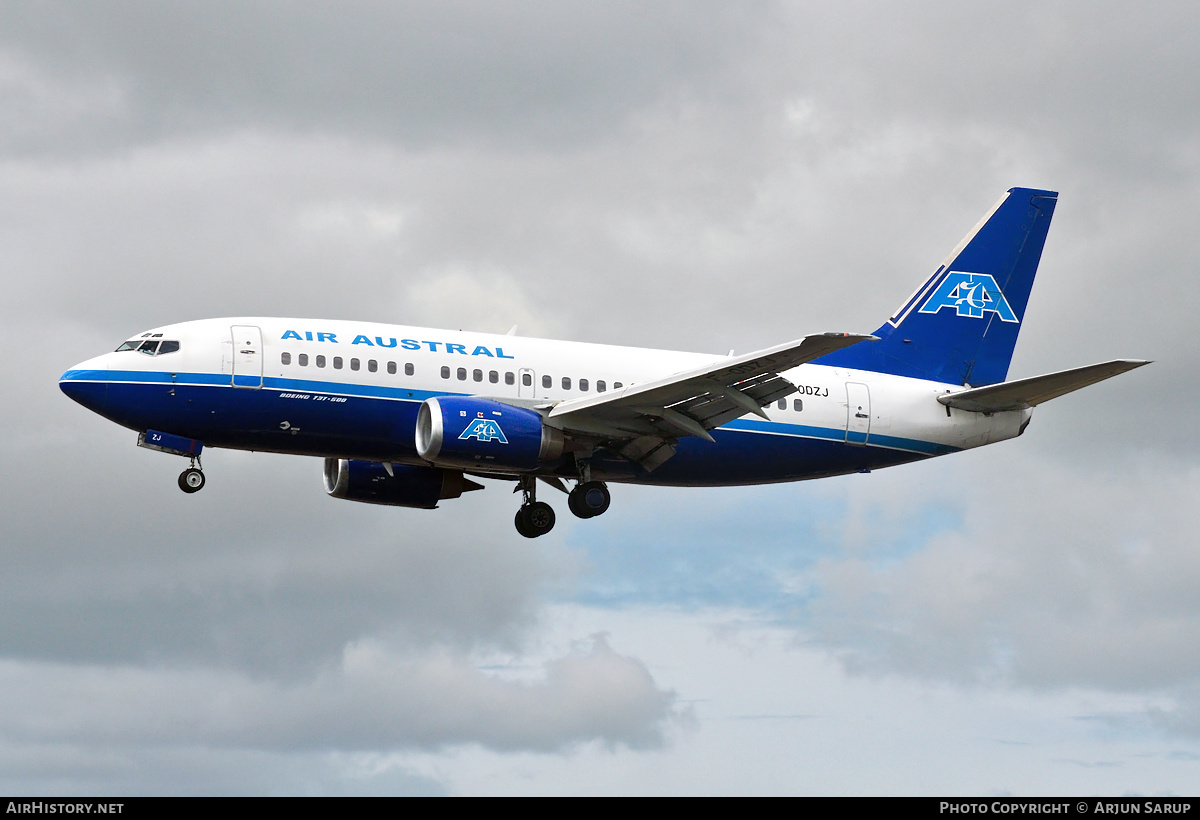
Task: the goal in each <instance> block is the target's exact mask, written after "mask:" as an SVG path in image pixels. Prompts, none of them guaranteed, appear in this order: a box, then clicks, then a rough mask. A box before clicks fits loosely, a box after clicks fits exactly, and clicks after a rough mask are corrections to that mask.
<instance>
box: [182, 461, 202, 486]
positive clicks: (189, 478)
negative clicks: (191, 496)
mask: <svg viewBox="0 0 1200 820" xmlns="http://www.w3.org/2000/svg"><path fill="white" fill-rule="evenodd" d="M179 489H181V490H183V491H184V492H185V493H198V492H200V491H201V490H202V489H204V471H203V470H201V469H200V468H199V467H198V466H197V464H196V461H195V460H194V459H193V460H192V466H190V467H188V468H187V469H186V470H184V471H183V472H182V473H180V474H179Z"/></svg>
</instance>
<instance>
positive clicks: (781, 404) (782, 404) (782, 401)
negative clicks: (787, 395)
mask: <svg viewBox="0 0 1200 820" xmlns="http://www.w3.org/2000/svg"><path fill="white" fill-rule="evenodd" d="M775 406H776V407H778V408H779V409H780V410H786V409H787V399H780V400H779V401H777V402H776V403H775Z"/></svg>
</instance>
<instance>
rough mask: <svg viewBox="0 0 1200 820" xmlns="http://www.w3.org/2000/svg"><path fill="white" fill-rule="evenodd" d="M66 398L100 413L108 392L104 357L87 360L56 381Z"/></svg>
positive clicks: (106, 363) (105, 359)
mask: <svg viewBox="0 0 1200 820" xmlns="http://www.w3.org/2000/svg"><path fill="white" fill-rule="evenodd" d="M58 387H59V389H60V390H62V391H63V392H64V393H66V394H67V397H68V398H71V399H73V400H74V401H77V402H79V403H80V404H82V405H83V406H84V407H86V408H88V409H89V410H94V411H96V412H100V410H101V408H102V407H103V406H104V400H105V394H106V393H107V392H108V361H107V357H105V356H98V357H96V358H94V359H88V360H87V361H85V362H80V363H79V364H77V365H75V366H74V367H72V368H71V369H70V370H68V371H67V372H66V373H63V374H62V378H60V379H59V380H58Z"/></svg>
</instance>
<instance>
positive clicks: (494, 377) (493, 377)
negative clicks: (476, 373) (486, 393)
mask: <svg viewBox="0 0 1200 820" xmlns="http://www.w3.org/2000/svg"><path fill="white" fill-rule="evenodd" d="M488 381H489V382H491V383H492V384H496V383H497V382H499V381H500V374H499V373H497V372H496V371H495V370H489V371H488Z"/></svg>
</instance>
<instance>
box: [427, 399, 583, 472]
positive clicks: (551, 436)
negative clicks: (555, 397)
mask: <svg viewBox="0 0 1200 820" xmlns="http://www.w3.org/2000/svg"><path fill="white" fill-rule="evenodd" d="M416 444H417V453H418V454H419V455H420V456H421V458H423V459H425V460H426V461H431V462H433V463H434V464H438V465H445V466H450V467H461V468H464V469H468V470H478V469H483V470H489V469H491V470H495V469H500V470H532V469H534V468H536V467H538V466H539V465H543V464H547V463H549V462H552V461H555V460H557V459H558V458H559V456H561V455H562V452H563V434H562V431H561V430H556V429H554V428H553V427H547V426H546V425H545V424H544V423H543V422H542V417H541V416H540V415H538V413H537V412H536V411H534V410H529V409H526V408H524V407H513V406H512V405H509V404H501V403H500V402H498V401H491V400H489V399H478V398H471V397H470V396H438V397H437V398H435V399H426V400H425V401H424V402H423V403H422V404H421V409H420V411H419V412H418V413H417V440H416Z"/></svg>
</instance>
